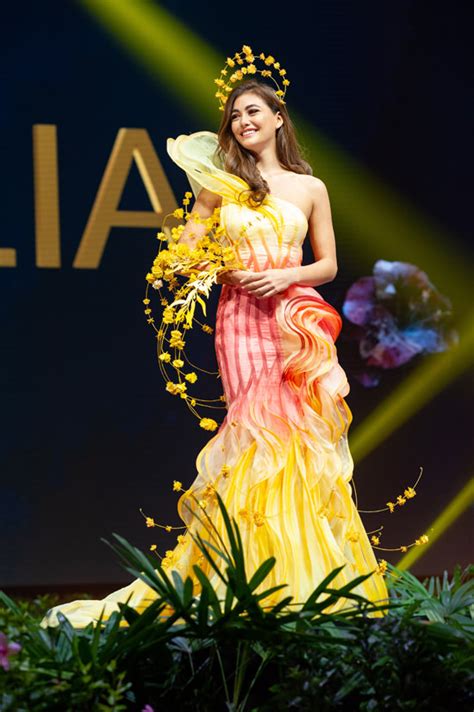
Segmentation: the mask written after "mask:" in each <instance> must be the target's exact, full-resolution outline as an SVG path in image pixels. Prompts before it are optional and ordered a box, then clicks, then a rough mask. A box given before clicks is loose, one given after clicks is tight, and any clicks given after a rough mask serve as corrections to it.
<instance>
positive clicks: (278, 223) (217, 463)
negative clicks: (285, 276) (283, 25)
mask: <svg viewBox="0 0 474 712" xmlns="http://www.w3.org/2000/svg"><path fill="white" fill-rule="evenodd" d="M216 147H217V138H216V135H215V134H213V133H211V132H207V131H201V132H198V133H195V134H191V135H189V136H187V135H185V136H180V137H178V138H177V139H176V140H174V139H168V152H169V154H170V156H171V157H172V159H173V160H174V161H175V162H176V163H177V164H178V165H179V166H181V167H182V168H183V169H184V170H185V171H186V173H187V176H188V178H189V181H190V183H191V185H192V187H193V190H194V192H195V194H197V193H198V192H199V190H200V188H201V186H203V187H206V188H208V189H209V190H212V191H213V192H215V193H218V194H219V195H221V197H222V206H221V225H222V226H223V227H224V228H225V233H226V236H227V238H229V239H230V240H231V241H232V243H233V245H234V248H235V250H236V252H237V254H238V257H239V258H240V260H241V261H242V262H243V263H244V265H245V266H246V269H249V270H255V271H259V270H266V269H270V268H284V267H294V266H296V265H300V264H301V259H302V243H303V241H304V238H305V236H306V233H307V230H308V223H307V220H306V217H305V216H304V214H303V213H302V211H301V210H300V209H299V208H298V207H297V206H296V205H294V204H293V203H291V202H288V201H286V200H284V199H282V198H277V197H273V196H270V195H269V196H267V198H266V200H265V202H264V204H263V205H262V206H260V207H258V208H254V207H250V206H249V205H248V204H247V203H246V202H245V200H244V199H245V198H246V197H247V196H248V194H243V193H242V191H244V190H246V189H247V190H248V185H247V184H246V183H245V182H244V181H243V180H242V179H240V178H239V177H237V176H235V175H233V174H229V173H227V172H225V171H224V170H222V167H221V166H220V165H219V162H218V161H217V159H216V158H215V149H216ZM341 325H342V320H341V317H340V316H339V314H338V313H337V311H336V310H335V309H334V308H333V307H332V306H330V305H329V304H328V303H327V302H325V301H324V299H323V298H322V297H321V296H320V295H319V294H318V292H317V291H316V290H315V289H314V288H312V287H302V286H297V285H292V286H290V287H289V289H287V290H286V291H285V292H283V293H281V294H278V295H276V296H274V297H270V298H265V299H257V298H255V297H253V296H251V295H250V294H249V293H247V292H246V291H245V290H244V289H240V288H238V287H231V286H228V285H224V286H223V287H222V291H221V296H220V300H219V305H218V311H217V321H216V330H215V347H216V354H217V360H218V365H219V371H220V375H221V378H222V384H223V387H224V392H225V397H226V402H227V409H228V411H227V415H226V418H225V420H224V422H223V423H222V425H221V427H220V428H219V430H218V431H217V434H216V435H215V436H214V437H213V438H212V439H211V440H210V441H209V442H208V443H207V444H206V445H205V447H204V448H203V449H202V451H201V452H200V453H199V455H198V457H197V461H196V465H197V476H196V479H195V481H194V482H193V484H192V485H191V488H190V490H191V492H192V494H193V497H191V496H190V495H189V492H190V491H189V490H188V491H187V492H186V493H183V494H182V495H181V497H180V499H179V501H178V511H179V514H180V516H181V518H182V519H183V521H184V523H185V524H186V525H187V532H186V534H184V535H181V536H180V537H178V543H177V545H176V547H175V549H174V550H172V551H170V552H168V553H167V556H166V557H165V559H164V560H163V562H162V564H163V565H164V566H165V567H166V568H167V570H168V572H171V570H172V569H176V571H178V572H179V574H180V575H181V576H182V577H183V578H185V577H186V576H190V577H191V578H192V579H193V581H194V582H195V591H196V592H197V593H198V592H199V584H198V582H197V579H196V577H195V575H194V572H193V569H192V567H193V564H196V563H197V564H199V566H200V567H201V568H202V569H203V570H204V571H205V573H206V574H207V575H208V577H209V578H210V580H211V582H212V583H213V584H214V587H215V590H216V592H217V593H218V595H223V590H222V582H221V580H220V579H219V577H218V576H217V575H216V574H215V572H213V571H212V569H210V567H209V565H208V563H207V561H205V559H204V557H203V556H202V554H201V552H200V550H199V549H198V548H197V547H196V545H195V544H194V542H193V541H192V538H191V536H190V532H193V533H196V531H200V533H201V534H202V536H203V538H205V539H208V538H209V536H208V535H207V534H206V532H204V531H203V530H202V525H200V524H199V522H198V520H197V518H196V517H195V516H194V514H193V512H195V511H196V509H198V504H197V502H199V503H200V505H199V507H200V506H204V507H205V511H206V513H207V515H208V516H209V517H210V519H211V520H212V522H213V523H214V525H215V526H216V528H217V529H218V531H219V532H220V533H221V534H223V532H224V525H223V521H222V517H221V514H220V511H219V508H218V505H217V502H216V498H215V494H214V491H215V490H217V492H219V494H220V496H221V497H222V499H223V501H224V504H225V506H226V508H227V510H228V512H229V514H230V515H231V516H232V517H234V518H235V519H236V521H237V523H238V525H239V528H240V531H241V535H242V540H243V545H244V548H245V558H246V568H247V573H248V575H249V576H251V575H252V573H253V572H254V571H255V570H256V569H257V568H258V567H259V565H260V564H261V563H262V562H263V561H264V560H265V559H267V558H268V557H270V556H274V557H275V558H276V564H275V566H274V568H273V569H272V571H271V572H270V575H269V577H268V578H267V579H266V580H265V581H264V583H263V588H265V589H267V588H270V587H272V586H276V585H278V584H281V583H286V584H288V586H287V587H286V588H283V589H280V590H279V591H277V592H276V593H275V594H273V596H272V597H270V598H269V599H266V600H265V603H267V604H269V603H275V602H277V601H278V600H281V599H282V598H283V597H286V596H288V595H292V596H293V601H294V603H298V602H304V601H305V600H306V598H307V597H308V596H309V594H310V593H311V592H312V591H313V590H314V589H315V587H316V586H317V585H318V583H319V582H320V581H322V579H323V578H325V577H326V576H327V575H328V573H330V572H331V571H332V570H333V569H334V568H336V567H338V566H341V565H343V564H345V566H344V568H343V569H342V571H341V572H340V573H339V574H338V576H337V577H336V578H335V580H334V581H333V583H332V585H333V586H342V585H343V584H345V583H347V582H349V581H351V580H352V579H353V578H355V577H356V576H359V575H361V574H365V573H370V572H374V573H373V575H372V576H370V577H369V578H367V579H366V580H365V581H363V582H362V583H361V584H359V585H358V587H357V588H356V589H354V591H355V592H356V593H359V594H360V595H363V596H365V597H366V598H368V599H370V600H372V601H380V602H382V601H383V600H384V599H387V597H388V593H387V588H386V585H385V581H384V578H383V576H382V575H381V574H379V573H377V572H376V569H377V561H376V558H375V555H374V552H373V549H372V546H371V544H370V542H369V539H368V536H367V533H366V531H365V529H364V526H363V524H362V521H361V519H360V516H359V513H358V511H357V508H356V506H355V503H354V501H353V499H352V496H351V491H352V489H351V484H350V480H351V478H352V472H353V461H352V457H351V454H350V451H349V448H348V442H347V431H348V427H349V425H350V422H351V419H352V416H351V412H350V410H349V408H348V406H347V404H346V402H345V400H344V397H345V396H346V395H347V393H348V392H349V385H348V382H347V378H346V375H345V372H344V370H343V369H342V368H341V366H340V365H339V363H338V361H337V354H336V348H335V346H334V342H335V340H336V338H337V336H338V334H339V332H340V329H341ZM199 514H200V515H201V517H202V510H200V511H199ZM224 538H225V536H224ZM127 599H129V600H128V605H130V606H132V607H134V608H135V609H137V610H138V611H142V610H144V609H145V608H146V607H147V606H148V605H149V604H150V603H151V602H152V601H153V600H155V599H156V594H155V593H154V592H153V591H152V589H150V588H149V586H147V585H146V584H145V583H144V582H143V581H141V580H140V579H136V580H135V581H133V582H132V583H131V584H129V585H128V586H125V587H124V588H121V589H119V590H118V591H115V592H113V593H111V594H109V595H108V596H106V597H105V598H104V599H102V600H100V601H84V600H80V601H73V602H71V603H67V604H64V605H60V606H56V607H54V608H52V609H50V611H48V613H47V615H46V616H45V618H44V619H43V621H42V625H43V626H47V625H57V617H56V613H57V611H58V610H59V611H61V612H62V613H63V614H64V615H66V616H67V617H68V619H69V620H70V621H71V623H72V625H73V626H75V627H84V626H86V625H87V624H88V623H90V622H91V621H94V620H97V619H98V617H99V615H100V613H101V611H102V610H104V616H103V618H104V620H107V619H108V617H109V616H110V614H111V613H112V612H113V611H115V610H118V605H117V604H118V602H126V601H127ZM346 605H347V604H346ZM342 607H344V601H343V600H340V601H339V602H338V603H337V604H335V606H333V608H332V611H335V610H338V609H340V608H342ZM328 612H331V610H330V609H328Z"/></svg>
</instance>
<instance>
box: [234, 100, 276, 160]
mask: <svg viewBox="0 0 474 712" xmlns="http://www.w3.org/2000/svg"><path fill="white" fill-rule="evenodd" d="M282 123H283V119H282V117H281V114H280V112H277V113H276V114H274V113H273V111H272V110H271V109H270V107H269V106H268V104H267V103H266V102H265V101H264V100H263V99H262V98H261V97H260V96H258V94H255V93H254V92H245V93H244V94H241V95H240V96H238V97H237V99H236V100H235V102H234V105H233V107H232V112H231V122H230V125H231V129H232V133H233V134H234V136H235V139H236V140H237V141H238V142H239V143H240V145H241V146H243V147H244V148H247V149H248V150H249V151H255V152H258V151H260V150H262V148H264V147H265V146H267V145H268V144H270V145H275V141H276V130H277V129H278V127H279V126H281V125H282Z"/></svg>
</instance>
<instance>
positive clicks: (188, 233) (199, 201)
mask: <svg viewBox="0 0 474 712" xmlns="http://www.w3.org/2000/svg"><path fill="white" fill-rule="evenodd" d="M221 202H222V198H221V196H220V195H217V194H216V193H212V191H210V190H207V188H202V189H201V191H200V193H199V195H198V197H197V198H196V200H195V202H194V205H193V207H192V210H190V212H191V213H197V214H198V215H199V217H200V218H201V219H202V220H206V218H210V217H211V215H212V213H213V212H214V210H215V209H216V208H218V207H219V206H220V204H221ZM205 234H206V226H205V225H203V224H202V223H199V222H196V221H195V220H193V219H192V218H191V219H190V220H188V221H187V223H186V225H185V226H184V230H183V232H182V233H181V235H180V238H179V240H178V242H180V243H184V244H185V245H189V247H190V248H191V249H193V248H194V247H195V246H196V243H197V242H198V241H199V240H200V239H201V237H204V235H205Z"/></svg>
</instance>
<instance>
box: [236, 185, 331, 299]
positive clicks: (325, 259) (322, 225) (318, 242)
mask: <svg viewBox="0 0 474 712" xmlns="http://www.w3.org/2000/svg"><path fill="white" fill-rule="evenodd" d="M307 179H308V190H309V191H310V195H311V198H312V208H311V215H310V218H309V226H308V228H309V238H310V242H311V247H312V250H313V254H314V259H315V261H314V262H313V263H311V264H310V265H301V266H299V267H286V268H283V269H268V270H264V271H263V272H253V273H251V274H248V275H247V276H246V277H245V278H244V279H243V280H242V282H241V283H240V285H239V286H240V287H243V288H244V289H246V290H247V291H249V292H251V293H252V294H254V295H255V296H256V297H271V296H274V295H275V294H279V293H280V292H284V291H285V289H288V287H289V286H291V285H292V284H300V285H302V286H307V287H317V286H319V285H320V284H326V283H327V282H331V281H332V280H333V279H334V277H335V276H336V274H337V258H336V240H335V237H334V228H333V224H332V216H331V205H330V202H329V195H328V191H327V189H326V186H325V184H324V183H323V181H322V180H321V179H320V178H316V177H314V176H308V177H307Z"/></svg>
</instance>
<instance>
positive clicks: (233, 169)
mask: <svg viewBox="0 0 474 712" xmlns="http://www.w3.org/2000/svg"><path fill="white" fill-rule="evenodd" d="M246 92H252V93H253V94H257V96H259V97H260V99H263V101H264V102H265V103H266V104H267V106H268V107H269V108H270V109H271V110H272V111H273V113H274V114H276V113H277V112H278V111H279V112H280V114H281V116H282V118H283V124H282V125H281V126H279V127H278V129H277V130H276V151H277V158H278V161H279V163H280V165H281V166H282V167H284V168H286V169H287V170H289V171H293V172H294V173H303V174H307V175H308V174H309V175H312V173H313V169H312V168H311V166H310V165H309V163H307V162H306V161H305V160H304V159H303V157H302V155H301V154H302V150H301V148H300V146H299V144H298V141H297V139H296V134H295V128H294V126H293V123H292V121H291V119H290V116H289V114H288V110H287V108H286V105H285V104H281V103H280V100H279V98H278V96H277V95H276V94H275V91H274V89H272V87H271V86H269V85H268V84H264V83H263V82H260V81H258V80H257V79H249V80H247V81H244V82H242V83H241V84H238V85H237V86H236V87H235V88H234V89H233V90H232V92H231V93H230V94H229V97H228V99H227V101H226V103H225V108H224V113H223V115H222V121H221V125H220V127H219V131H218V140H219V148H218V155H219V158H220V159H221V161H222V162H223V164H224V169H225V170H226V171H227V172H229V173H234V174H235V175H237V176H239V177H240V178H242V179H243V180H245V181H246V182H247V183H248V184H249V186H250V192H251V195H250V200H251V202H253V203H254V204H255V205H260V204H261V203H262V202H263V200H264V199H265V197H266V195H268V193H270V188H269V186H268V183H267V182H266V180H265V179H264V178H263V177H262V176H261V174H260V171H259V170H258V169H257V162H256V159H255V156H254V155H253V153H252V152H251V151H249V150H248V149H246V148H244V147H243V146H241V145H240V143H239V142H238V141H237V139H236V138H235V136H234V134H233V133H232V126H231V124H232V110H233V108H234V103H235V100H236V99H237V97H239V96H240V95H241V94H244V93H246Z"/></svg>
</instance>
